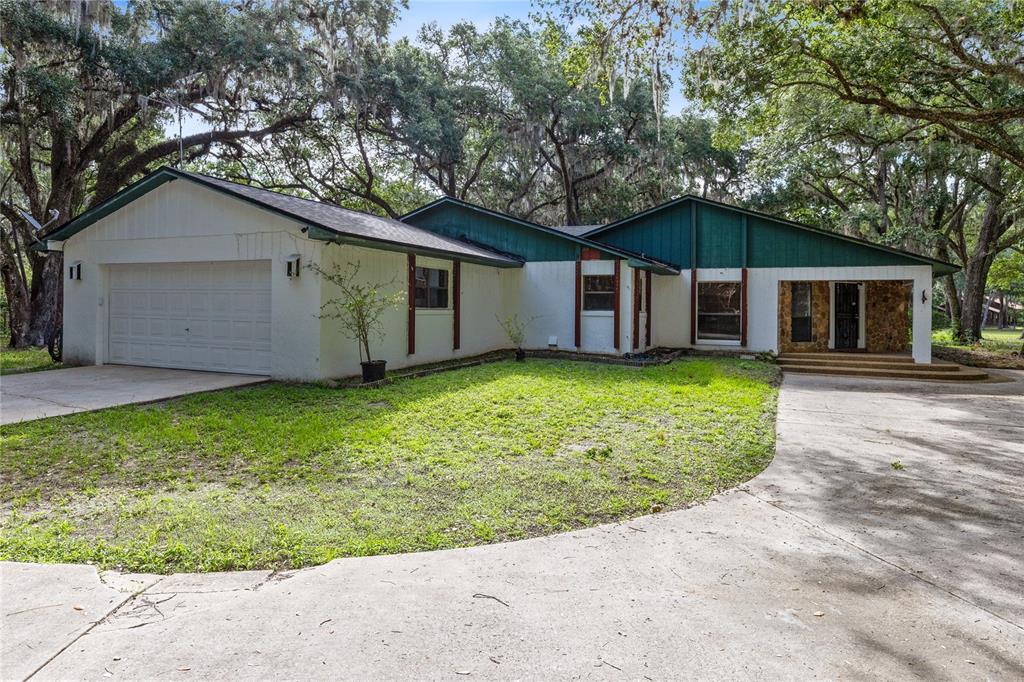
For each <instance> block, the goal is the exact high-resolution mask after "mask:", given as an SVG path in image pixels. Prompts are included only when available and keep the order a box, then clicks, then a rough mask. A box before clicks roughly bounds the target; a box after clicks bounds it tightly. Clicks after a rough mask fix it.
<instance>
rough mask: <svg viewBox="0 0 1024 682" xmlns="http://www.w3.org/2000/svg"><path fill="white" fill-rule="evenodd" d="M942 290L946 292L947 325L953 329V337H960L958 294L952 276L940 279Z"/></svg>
mask: <svg viewBox="0 0 1024 682" xmlns="http://www.w3.org/2000/svg"><path fill="white" fill-rule="evenodd" d="M942 290H943V291H944V292H946V306H947V307H948V308H949V324H950V325H951V326H952V327H953V337H954V338H957V337H959V336H960V329H961V325H960V293H959V292H958V291H957V290H956V280H954V279H953V275H946V276H945V277H943V278H942Z"/></svg>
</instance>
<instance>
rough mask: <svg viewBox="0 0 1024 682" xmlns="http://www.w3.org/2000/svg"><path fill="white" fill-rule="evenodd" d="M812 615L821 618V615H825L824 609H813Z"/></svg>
mask: <svg viewBox="0 0 1024 682" xmlns="http://www.w3.org/2000/svg"><path fill="white" fill-rule="evenodd" d="M814 615H815V616H817V617H818V618H821V617H822V616H824V615H825V612H824V611H815V612H814Z"/></svg>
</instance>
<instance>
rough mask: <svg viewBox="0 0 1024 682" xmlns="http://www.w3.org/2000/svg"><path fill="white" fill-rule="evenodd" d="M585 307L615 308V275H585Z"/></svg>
mask: <svg viewBox="0 0 1024 682" xmlns="http://www.w3.org/2000/svg"><path fill="white" fill-rule="evenodd" d="M583 309H584V310H614V309H615V277H614V275H583Z"/></svg>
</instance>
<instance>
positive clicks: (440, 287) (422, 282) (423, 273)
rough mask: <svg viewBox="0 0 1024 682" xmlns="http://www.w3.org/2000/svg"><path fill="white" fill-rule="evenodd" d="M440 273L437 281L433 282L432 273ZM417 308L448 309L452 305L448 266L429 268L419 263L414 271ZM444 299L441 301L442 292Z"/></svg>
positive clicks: (414, 299) (414, 300) (415, 303)
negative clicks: (431, 280) (431, 279)
mask: <svg viewBox="0 0 1024 682" xmlns="http://www.w3.org/2000/svg"><path fill="white" fill-rule="evenodd" d="M432 272H436V273H438V277H437V283H436V284H431V282H430V273H432ZM414 277H415V296H414V298H413V302H414V305H415V307H416V310H448V309H449V308H450V307H451V306H450V305H449V304H450V303H451V300H452V299H451V275H450V274H449V272H448V270H447V268H428V267H422V266H419V265H417V266H416V270H415V273H414ZM442 292H443V294H444V301H443V302H441V301H439V300H438V299H439V297H440V295H441V293H442Z"/></svg>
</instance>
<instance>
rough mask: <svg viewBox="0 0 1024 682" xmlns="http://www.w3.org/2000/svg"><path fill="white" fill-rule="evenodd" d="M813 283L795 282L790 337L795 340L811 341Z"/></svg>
mask: <svg viewBox="0 0 1024 682" xmlns="http://www.w3.org/2000/svg"><path fill="white" fill-rule="evenodd" d="M811 288H812V287H811V283H810V282H793V292H792V294H793V295H792V299H793V301H792V307H791V308H790V310H791V313H792V315H791V317H792V327H791V330H792V331H791V332H790V338H791V340H792V341H794V342H806V341H811V340H812V339H811V304H812V297H811Z"/></svg>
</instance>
